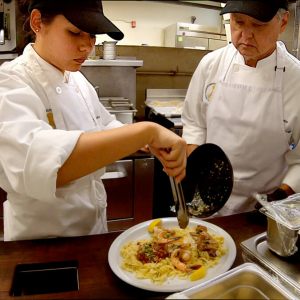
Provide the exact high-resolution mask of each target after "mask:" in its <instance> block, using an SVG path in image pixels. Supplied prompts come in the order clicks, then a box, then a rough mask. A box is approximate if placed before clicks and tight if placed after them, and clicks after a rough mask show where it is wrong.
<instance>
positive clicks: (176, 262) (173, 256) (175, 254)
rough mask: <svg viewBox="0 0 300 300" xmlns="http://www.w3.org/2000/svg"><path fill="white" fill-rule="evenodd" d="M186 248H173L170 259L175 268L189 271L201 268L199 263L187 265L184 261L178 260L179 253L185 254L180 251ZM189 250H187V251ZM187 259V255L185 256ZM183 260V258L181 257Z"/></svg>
mask: <svg viewBox="0 0 300 300" xmlns="http://www.w3.org/2000/svg"><path fill="white" fill-rule="evenodd" d="M182 251H187V250H181V249H175V250H174V251H173V252H172V254H171V261H172V264H173V266H174V267H175V268H177V269H178V270H180V271H183V272H186V273H187V272H191V271H193V270H198V269H200V268H201V265H189V266H187V265H186V264H185V263H183V262H181V261H180V254H182V255H185V254H187V252H184V253H183V252H182ZM188 252H189V251H188ZM185 259H187V256H186V257H185ZM182 260H183V258H182Z"/></svg>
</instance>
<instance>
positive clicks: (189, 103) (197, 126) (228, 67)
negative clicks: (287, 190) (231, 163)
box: [182, 42, 300, 215]
mask: <svg viewBox="0 0 300 300" xmlns="http://www.w3.org/2000/svg"><path fill="white" fill-rule="evenodd" d="M278 47H280V49H279V50H282V53H283V58H284V66H285V69H284V73H283V81H282V95H283V96H282V104H281V103H280V105H281V107H282V108H281V111H282V120H281V121H280V122H279V130H278V139H279V137H280V138H281V137H282V133H284V134H285V135H286V136H285V138H286V141H287V147H286V152H283V154H282V155H283V156H284V157H285V160H286V163H287V165H289V168H288V170H287V171H286V173H285V174H283V176H282V178H283V182H284V183H286V184H288V185H289V186H290V187H291V188H292V189H293V190H294V191H295V192H300V181H299V176H300V173H299V171H300V165H299V158H300V146H299V145H298V144H299V137H300V136H299V135H300V130H299V129H300V127H299V126H300V103H299V99H298V97H299V96H298V95H299V92H300V88H299V85H298V80H299V78H300V64H299V61H298V60H296V58H294V57H293V56H292V55H291V54H289V53H288V52H287V50H286V49H285V47H284V45H283V44H282V43H279V42H278V43H277V49H278ZM276 64H277V51H274V53H273V54H272V55H271V56H269V57H267V58H265V59H262V60H260V61H258V63H257V67H256V68H255V69H253V68H251V67H249V66H246V65H245V61H244V58H243V56H242V55H241V54H240V53H238V52H237V50H236V48H235V47H234V46H233V45H232V44H231V45H229V46H227V47H225V48H222V49H219V50H217V51H214V52H212V53H209V54H208V55H206V56H205V57H204V58H203V59H202V60H201V62H200V64H199V66H198V68H197V70H196V71H195V74H194V75H193V78H192V80H191V83H190V86H189V89H188V92H187V96H186V100H185V104H184V109H183V114H182V123H183V138H184V139H185V140H186V141H187V143H188V144H196V145H201V144H204V143H206V142H207V134H208V130H207V123H209V122H210V121H211V118H213V111H210V114H207V112H208V111H209V108H210V105H212V104H211V103H213V100H214V92H215V91H216V90H218V89H217V83H219V80H220V78H221V77H222V76H221V75H222V74H224V82H225V84H226V82H227V83H229V84H231V83H232V86H234V85H237V86H239V85H240V86H242V85H244V86H252V87H257V88H258V89H260V88H262V89H265V88H273V87H274V82H275V74H276V73H275V66H276ZM254 74H255V75H254ZM219 84H220V83H219ZM215 95H216V94H215ZM210 100H211V102H210ZM214 104H215V105H217V103H216V102H215V103H214ZM258 105H259V102H258ZM215 108H217V106H215ZM278 111H280V108H279V109H278ZM227 113H228V112H227ZM208 115H209V116H211V117H210V119H207V116H208ZM241 118H242V116H241ZM226 125H228V124H226ZM229 125H230V124H229ZM251 126H257V124H251ZM227 127H228V126H227ZM281 129H282V130H281ZM215 130H216V128H215ZM221 130H222V126H220V131H221ZM210 134H211V135H212V133H210ZM262 134H264V133H263V132H262ZM267 138H268V135H267V133H266V139H267ZM282 140H284V139H282ZM237 142H240V141H237ZM289 145H290V147H288V146H289ZM253 147H255V145H253ZM284 147H285V145H284ZM293 147H294V149H293V150H292V151H290V149H292V148H293ZM255 150H256V149H255V148H252V149H248V151H253V152H255ZM225 152H226V151H225ZM226 154H227V155H228V157H229V159H231V160H234V159H235V157H233V156H232V155H233V154H232V153H228V152H226ZM255 154H256V155H257V153H255ZM261 155H266V153H261ZM250 164H251V161H249V169H250ZM234 171H235V170H234ZM284 172H285V170H284ZM275 175H276V174H274V176H275ZM274 176H273V177H274ZM270 178H271V177H270ZM270 178H259V180H261V181H264V182H265V183H266V186H267V185H268V186H269V187H270V186H271V185H270V184H269V182H268V181H270ZM235 184H236V183H235ZM279 186H280V184H279ZM275 188H278V186H274V187H273V189H269V190H262V191H258V190H256V187H255V186H253V192H261V193H269V192H272V191H273V190H274V189H275ZM236 196H237V195H234V193H233V194H232V196H231V197H230V199H229V200H228V203H227V204H226V205H225V207H224V208H223V209H221V211H220V214H221V215H226V214H230V213H238V212H241V211H247V210H248V211H249V210H252V209H253V208H254V203H251V197H250V196H251V194H250V193H249V195H248V197H244V198H243V200H242V201H244V202H245V205H242V204H241V203H237V202H236V203H234V201H233V199H236ZM238 196H240V195H238ZM240 199H241V198H240ZM240 199H239V200H240ZM252 201H253V199H252ZM232 203H233V204H232ZM247 203H248V205H247ZM226 206H227V207H229V206H231V207H230V209H227V208H226Z"/></svg>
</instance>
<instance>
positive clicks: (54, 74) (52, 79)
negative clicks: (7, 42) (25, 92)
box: [25, 44, 70, 89]
mask: <svg viewBox="0 0 300 300" xmlns="http://www.w3.org/2000/svg"><path fill="white" fill-rule="evenodd" d="M33 45H34V44H29V45H28V46H27V47H26V49H25V51H32V52H33V53H34V56H35V58H36V60H37V61H38V63H39V65H40V67H41V68H42V70H43V72H44V73H45V75H46V77H47V79H48V81H49V83H50V84H51V86H52V88H53V89H56V87H57V86H59V85H62V84H64V83H68V82H69V76H70V72H69V71H65V74H62V72H61V71H60V70H58V69H57V68H56V67H54V66H53V65H51V64H49V63H48V62H47V61H45V60H44V59H43V58H42V57H40V56H39V54H38V53H37V52H36V51H35V50H34V48H33Z"/></svg>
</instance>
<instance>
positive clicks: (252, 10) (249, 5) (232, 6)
mask: <svg viewBox="0 0 300 300" xmlns="http://www.w3.org/2000/svg"><path fill="white" fill-rule="evenodd" d="M279 8H284V9H286V10H288V0H253V1H252V0H249V1H247V0H244V1H240V0H229V1H227V3H226V6H225V7H224V8H223V9H222V10H221V13H220V15H224V14H227V13H241V14H245V15H248V16H250V17H252V18H254V19H256V20H259V21H261V22H269V21H271V20H272V19H273V18H274V17H275V15H276V13H277V12H278V10H279Z"/></svg>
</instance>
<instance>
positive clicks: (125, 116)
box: [99, 97, 137, 124]
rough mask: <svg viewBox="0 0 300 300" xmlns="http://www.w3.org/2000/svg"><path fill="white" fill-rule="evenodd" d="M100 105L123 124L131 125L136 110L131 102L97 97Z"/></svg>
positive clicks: (116, 98)
mask: <svg viewBox="0 0 300 300" xmlns="http://www.w3.org/2000/svg"><path fill="white" fill-rule="evenodd" d="M99 100H100V102H101V103H102V105H103V106H104V107H105V108H106V109H107V110H108V111H109V112H110V113H111V114H113V115H115V116H116V119H117V120H118V121H120V122H121V123H123V124H132V123H133V120H134V116H135V114H136V113H137V110H136V109H134V107H133V104H132V103H131V101H130V100H129V99H127V98H124V97H99Z"/></svg>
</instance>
